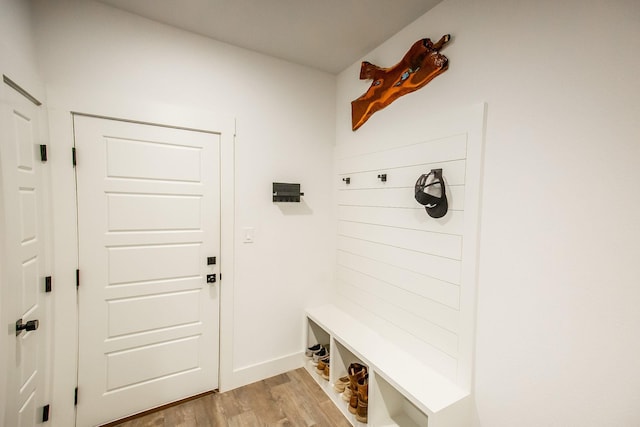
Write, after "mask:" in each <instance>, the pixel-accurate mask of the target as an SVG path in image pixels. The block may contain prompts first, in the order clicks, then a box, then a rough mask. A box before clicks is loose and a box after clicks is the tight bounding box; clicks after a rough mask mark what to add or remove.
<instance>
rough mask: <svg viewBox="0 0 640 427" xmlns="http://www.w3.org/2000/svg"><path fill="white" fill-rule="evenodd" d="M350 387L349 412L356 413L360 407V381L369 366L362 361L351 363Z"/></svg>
mask: <svg viewBox="0 0 640 427" xmlns="http://www.w3.org/2000/svg"><path fill="white" fill-rule="evenodd" d="M348 372H349V388H350V389H351V396H350V397H349V412H351V413H352V414H355V413H356V411H357V409H358V381H360V380H361V379H362V378H364V377H365V376H366V375H367V367H366V366H364V365H361V364H360V363H352V364H351V365H349V370H348Z"/></svg>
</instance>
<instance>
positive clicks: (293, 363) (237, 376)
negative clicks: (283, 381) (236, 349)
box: [220, 352, 304, 392]
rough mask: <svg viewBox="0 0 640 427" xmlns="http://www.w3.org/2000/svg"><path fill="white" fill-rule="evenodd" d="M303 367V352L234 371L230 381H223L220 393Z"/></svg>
mask: <svg viewBox="0 0 640 427" xmlns="http://www.w3.org/2000/svg"><path fill="white" fill-rule="evenodd" d="M302 366H304V357H303V352H296V353H292V354H288V355H286V356H282V357H278V358H276V359H271V360H267V361H265V362H261V363H257V364H255V365H249V366H245V367H242V368H238V369H234V370H233V373H232V376H231V378H230V381H225V384H224V388H223V389H221V390H220V391H221V392H225V391H229V390H233V389H234V388H238V387H242V386H244V385H247V384H251V383H254V382H256V381H261V380H264V379H265V378H269V377H273V376H275V375H279V374H282V373H284V372H288V371H291V370H294V369H298V368H301V367H302Z"/></svg>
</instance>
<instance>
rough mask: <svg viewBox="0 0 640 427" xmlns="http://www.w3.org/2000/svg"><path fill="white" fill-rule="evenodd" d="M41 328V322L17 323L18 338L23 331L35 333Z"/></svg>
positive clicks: (18, 321)
mask: <svg viewBox="0 0 640 427" xmlns="http://www.w3.org/2000/svg"><path fill="white" fill-rule="evenodd" d="M38 326H40V321H39V320H38V319H36V320H29V321H28V322H27V323H22V319H18V320H17V321H16V336H18V335H20V334H21V333H22V331H35V330H36V329H38Z"/></svg>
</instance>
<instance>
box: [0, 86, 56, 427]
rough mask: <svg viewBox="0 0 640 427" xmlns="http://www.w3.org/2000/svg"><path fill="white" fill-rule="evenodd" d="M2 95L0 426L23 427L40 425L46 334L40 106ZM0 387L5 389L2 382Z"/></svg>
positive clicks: (47, 321) (11, 95) (9, 94)
mask: <svg viewBox="0 0 640 427" xmlns="http://www.w3.org/2000/svg"><path fill="white" fill-rule="evenodd" d="M7 96H8V98H7V99H6V100H3V102H2V106H1V113H0V116H1V118H0V121H1V122H0V129H1V134H0V139H1V140H0V160H1V163H0V171H1V173H2V175H1V179H0V182H1V184H2V185H1V188H0V195H1V200H0V202H1V203H2V206H1V207H2V211H3V212H4V224H2V227H0V229H2V230H4V236H2V244H3V247H2V250H1V251H0V253H1V254H2V260H1V261H0V272H1V273H2V280H0V284H1V285H2V289H1V291H2V292H0V294H1V297H0V304H2V307H0V308H1V309H0V313H3V316H2V325H3V332H2V334H3V337H2V339H1V340H0V351H2V353H3V354H2V357H0V360H6V361H7V366H6V367H5V366H3V367H2V370H3V372H2V373H0V375H2V376H4V375H5V373H6V396H5V401H3V402H0V405H3V408H0V409H3V410H0V415H2V414H3V412H4V420H3V419H2V418H3V417H0V425H3V426H17V427H28V426H35V425H37V424H39V423H40V422H42V420H43V407H44V406H45V404H46V402H45V401H44V399H45V397H46V394H47V393H46V391H45V389H44V387H45V384H46V381H47V379H48V378H47V377H48V372H47V366H48V363H47V360H48V359H47V357H48V352H47V345H48V343H47V342H48V339H47V334H48V331H49V330H50V329H49V328H50V327H51V325H50V322H49V318H48V310H47V302H46V299H47V296H46V293H45V291H46V290H45V277H44V276H45V269H46V265H45V240H46V236H45V234H46V233H45V225H44V218H45V215H46V210H45V207H44V203H43V202H44V197H43V196H44V188H43V184H42V179H41V176H42V174H43V169H44V168H45V165H44V163H43V162H42V161H41V159H40V147H39V145H40V144H44V141H43V138H42V136H43V135H42V134H41V132H42V125H41V120H39V116H40V114H43V112H42V111H40V108H42V107H36V105H35V104H33V103H32V102H31V101H29V100H27V99H26V98H24V97H23V96H22V95H19V94H18V93H17V92H13V90H8V91H7ZM0 218H2V215H0ZM5 358H6V359H5ZM0 385H5V380H4V379H3V381H0ZM3 392H4V390H3ZM4 395H5V394H4V393H0V396H4ZM45 418H46V417H45Z"/></svg>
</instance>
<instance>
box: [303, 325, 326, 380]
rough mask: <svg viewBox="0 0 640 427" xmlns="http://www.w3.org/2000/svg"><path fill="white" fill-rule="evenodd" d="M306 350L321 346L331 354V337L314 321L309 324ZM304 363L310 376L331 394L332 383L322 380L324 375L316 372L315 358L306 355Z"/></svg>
mask: <svg viewBox="0 0 640 427" xmlns="http://www.w3.org/2000/svg"><path fill="white" fill-rule="evenodd" d="M306 343H307V345H306V348H305V350H306V349H307V348H310V347H313V346H314V345H317V344H320V345H322V346H323V347H325V348H327V349H328V350H329V354H331V347H332V346H331V335H329V333H328V332H327V331H326V330H324V329H323V328H322V327H320V326H319V325H318V324H317V323H315V322H313V321H308V322H307V336H306ZM304 357H305V361H304V367H305V369H306V370H307V372H309V374H310V375H311V376H312V377H313V378H314V379H315V380H316V381H317V382H318V384H319V385H320V387H321V388H322V389H323V390H324V391H325V392H326V393H329V389H330V381H328V380H325V379H324V378H322V375H321V374H319V373H318V372H317V370H316V364H315V363H314V361H313V358H309V357H307V356H306V355H305V356H304Z"/></svg>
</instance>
